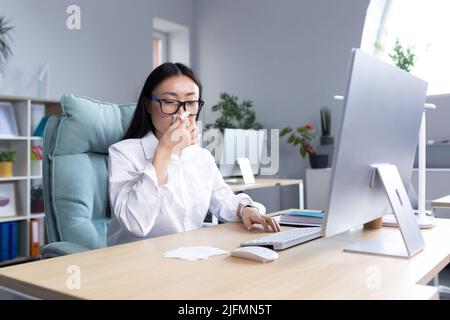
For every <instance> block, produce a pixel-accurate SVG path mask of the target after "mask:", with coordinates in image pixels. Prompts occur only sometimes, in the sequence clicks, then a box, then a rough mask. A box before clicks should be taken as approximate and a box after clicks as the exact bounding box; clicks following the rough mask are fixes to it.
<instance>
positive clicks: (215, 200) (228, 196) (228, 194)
mask: <svg viewBox="0 0 450 320" xmlns="http://www.w3.org/2000/svg"><path fill="white" fill-rule="evenodd" d="M208 154H209V156H210V164H211V162H212V164H211V166H212V171H213V184H212V192H211V201H210V204H209V211H210V212H211V213H212V214H213V215H214V216H216V217H217V218H218V219H220V220H223V221H233V222H236V221H241V219H240V218H239V217H238V216H237V209H238V207H239V204H240V203H242V204H248V205H252V206H254V207H256V208H257V209H258V211H259V213H261V214H265V213H266V207H265V206H264V205H263V204H261V203H259V202H255V201H253V200H252V198H250V196H249V195H247V194H245V193H239V194H234V192H233V190H231V188H230V186H229V185H228V184H226V182H225V181H224V180H223V177H222V174H221V173H220V171H219V168H217V165H216V163H215V161H214V157H213V156H212V155H211V154H210V153H209V152H208Z"/></svg>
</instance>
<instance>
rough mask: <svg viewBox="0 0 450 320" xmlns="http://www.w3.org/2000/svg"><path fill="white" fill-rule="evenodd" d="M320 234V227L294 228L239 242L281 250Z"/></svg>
mask: <svg viewBox="0 0 450 320" xmlns="http://www.w3.org/2000/svg"><path fill="white" fill-rule="evenodd" d="M321 235H322V228H321V227H309V228H294V229H290V230H286V231H281V232H277V233H273V234H271V235H269V236H265V237H262V238H258V239H253V240H249V241H246V242H244V243H241V247H244V246H265V247H266V246H267V247H269V246H270V247H272V248H273V250H283V249H286V248H289V247H292V246H295V245H297V244H300V243H303V242H306V241H310V240H313V239H316V238H320V236H321Z"/></svg>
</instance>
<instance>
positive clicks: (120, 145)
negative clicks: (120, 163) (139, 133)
mask: <svg viewBox="0 0 450 320" xmlns="http://www.w3.org/2000/svg"><path fill="white" fill-rule="evenodd" d="M135 148H141V139H125V140H121V141H119V142H116V143H114V144H112V145H110V146H109V148H108V151H109V153H111V152H122V153H128V152H130V151H131V150H132V149H135Z"/></svg>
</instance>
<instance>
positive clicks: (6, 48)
mask: <svg viewBox="0 0 450 320" xmlns="http://www.w3.org/2000/svg"><path fill="white" fill-rule="evenodd" d="M12 29H13V27H11V26H9V25H8V21H7V20H6V19H5V18H4V17H0V85H1V77H2V72H3V68H4V66H5V64H6V61H7V60H8V59H9V57H10V56H11V55H12V50H11V47H10V45H9V41H10V40H11V33H10V31H11V30H12Z"/></svg>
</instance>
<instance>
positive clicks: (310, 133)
mask: <svg viewBox="0 0 450 320" xmlns="http://www.w3.org/2000/svg"><path fill="white" fill-rule="evenodd" d="M289 133H290V135H289V138H288V140H287V142H288V143H289V144H292V145H293V146H300V147H299V150H300V155H301V156H302V157H303V158H305V157H306V155H309V163H310V164H311V168H313V169H321V168H326V167H327V165H328V155H327V154H318V153H317V150H316V148H314V146H313V144H312V141H313V140H314V139H316V138H317V136H318V135H317V133H316V131H315V130H314V127H313V125H312V124H310V123H308V124H307V125H305V126H303V127H298V128H297V129H296V130H295V131H294V130H293V129H292V128H291V127H286V128H284V129H283V130H281V132H280V137H283V136H285V135H287V134H289Z"/></svg>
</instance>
